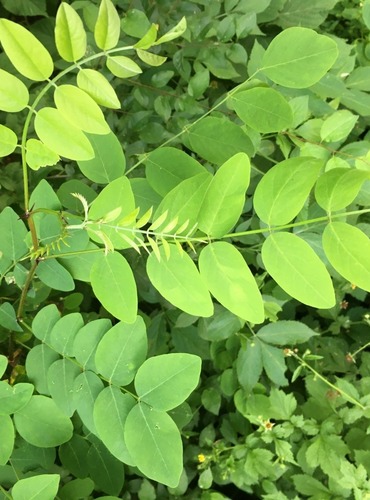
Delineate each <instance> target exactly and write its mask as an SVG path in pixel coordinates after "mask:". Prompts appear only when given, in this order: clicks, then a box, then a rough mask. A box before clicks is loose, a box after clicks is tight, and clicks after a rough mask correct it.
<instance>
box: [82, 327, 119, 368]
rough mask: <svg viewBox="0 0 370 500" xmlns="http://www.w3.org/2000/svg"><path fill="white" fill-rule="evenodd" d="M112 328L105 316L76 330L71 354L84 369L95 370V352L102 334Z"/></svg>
mask: <svg viewBox="0 0 370 500" xmlns="http://www.w3.org/2000/svg"><path fill="white" fill-rule="evenodd" d="M110 328H112V323H111V321H110V320H109V319H107V318H100V319H95V320H93V321H90V323H87V324H86V325H85V326H83V327H82V328H81V329H80V330H78V332H77V334H76V337H75V339H74V342H73V355H74V357H75V358H76V360H77V361H78V362H79V363H80V364H81V365H82V367H83V369H84V370H92V371H93V372H96V366H95V352H96V348H97V347H98V344H99V342H100V340H101V339H102V337H103V335H104V334H105V333H107V331H108V330H110Z"/></svg>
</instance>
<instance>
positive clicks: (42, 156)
mask: <svg viewBox="0 0 370 500" xmlns="http://www.w3.org/2000/svg"><path fill="white" fill-rule="evenodd" d="M59 159H60V158H59V155H57V154H56V153H55V152H54V151H52V150H51V149H50V148H48V147H47V146H46V145H45V144H43V143H42V142H41V141H39V140H37V139H28V141H27V142H26V162H27V165H28V166H29V167H30V168H32V170H38V169H39V168H40V167H47V166H52V165H55V164H56V163H58V161H59Z"/></svg>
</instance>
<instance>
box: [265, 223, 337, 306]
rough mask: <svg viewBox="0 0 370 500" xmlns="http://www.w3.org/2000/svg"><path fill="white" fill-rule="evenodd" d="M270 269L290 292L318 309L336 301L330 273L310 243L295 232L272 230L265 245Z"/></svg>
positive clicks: (268, 270)
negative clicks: (273, 231)
mask: <svg viewBox="0 0 370 500" xmlns="http://www.w3.org/2000/svg"><path fill="white" fill-rule="evenodd" d="M262 260H263V263H264V265H265V267H266V270H267V272H268V273H269V274H270V275H271V276H272V278H273V279H274V280H275V281H276V283H277V284H278V285H279V286H281V288H282V289H283V290H284V291H285V292H287V293H288V294H289V295H291V296H292V297H294V298H295V299H297V300H299V301H300V302H302V303H303V304H307V305H309V306H312V307H317V308H319V309H327V308H330V307H333V306H334V305H335V294H334V288H333V284H332V282H331V279H330V275H329V273H328V271H327V269H326V267H325V265H324V264H323V262H322V261H321V260H320V259H319V257H318V256H317V255H316V253H315V252H314V251H313V250H312V248H311V247H310V246H309V244H308V243H306V242H305V241H304V240H302V239H301V238H299V237H298V236H297V235H295V234H292V233H285V232H284V233H283V232H281V233H272V234H270V236H269V237H268V238H267V239H266V241H265V242H264V244H263V246H262Z"/></svg>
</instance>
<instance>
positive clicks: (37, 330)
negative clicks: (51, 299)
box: [32, 304, 60, 342]
mask: <svg viewBox="0 0 370 500" xmlns="http://www.w3.org/2000/svg"><path fill="white" fill-rule="evenodd" d="M59 320H60V312H59V310H58V308H57V306H56V305H55V304H49V305H48V306H45V307H43V308H42V309H41V310H40V311H39V312H38V313H37V314H36V316H35V317H34V318H33V321H32V332H33V334H34V336H35V337H36V338H38V339H39V340H42V341H43V342H48V341H49V337H50V333H51V330H52V329H53V326H54V325H55V323H56V322H57V321H59Z"/></svg>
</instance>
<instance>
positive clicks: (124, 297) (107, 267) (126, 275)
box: [91, 252, 137, 323]
mask: <svg viewBox="0 0 370 500" xmlns="http://www.w3.org/2000/svg"><path fill="white" fill-rule="evenodd" d="M91 286H92V288H93V291H94V293H95V295H96V297H97V299H98V300H99V301H100V302H101V304H102V306H103V307H105V309H106V310H107V311H108V312H109V313H111V314H113V316H115V317H116V318H117V319H119V320H121V321H125V322H126V323H134V322H135V321H136V315H137V291H136V283H135V280H134V276H133V274H132V271H131V268H130V266H129V264H128V263H127V260H126V259H125V258H124V257H123V256H122V255H121V254H119V253H118V252H113V253H109V254H108V255H100V256H99V258H97V259H96V261H95V263H94V265H93V267H92V269H91Z"/></svg>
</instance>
